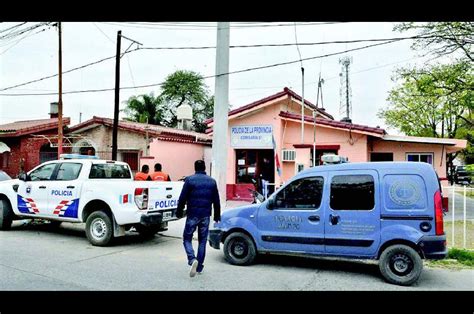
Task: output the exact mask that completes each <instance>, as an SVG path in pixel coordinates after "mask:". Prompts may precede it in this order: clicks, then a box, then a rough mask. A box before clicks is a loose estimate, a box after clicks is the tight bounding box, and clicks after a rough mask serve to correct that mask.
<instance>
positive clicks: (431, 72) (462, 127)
mask: <svg viewBox="0 0 474 314" xmlns="http://www.w3.org/2000/svg"><path fill="white" fill-rule="evenodd" d="M394 80H396V81H401V83H400V84H399V85H398V86H396V87H395V88H394V89H392V90H391V91H390V93H389V97H388V101H389V106H388V108H386V109H383V110H381V111H379V113H378V116H379V117H380V118H383V119H385V122H386V123H387V124H388V125H389V126H391V127H395V128H397V129H399V130H400V131H402V132H404V133H405V134H407V135H412V136H431V137H447V138H464V139H465V138H467V139H468V140H469V138H470V139H471V141H470V142H468V149H466V150H465V151H464V152H463V154H464V156H465V157H466V154H467V155H469V152H470V151H472V149H471V148H472V145H473V142H472V139H473V136H472V135H474V134H472V130H473V126H474V120H473V119H472V118H473V110H474V73H473V67H472V64H471V62H469V61H461V62H458V63H455V64H448V65H436V66H426V67H424V68H421V69H417V68H414V69H399V70H398V71H397V73H396V75H395V77H394ZM469 134H470V137H469V136H468V135H469ZM456 156H457V154H454V155H451V156H450V157H449V159H448V162H451V161H452V160H453V159H454V158H455V157H456ZM468 158H472V157H469V156H468Z"/></svg>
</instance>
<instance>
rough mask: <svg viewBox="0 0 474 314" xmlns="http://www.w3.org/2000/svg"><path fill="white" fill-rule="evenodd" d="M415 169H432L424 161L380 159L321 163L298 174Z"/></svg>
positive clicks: (432, 169)
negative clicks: (377, 160) (330, 163)
mask: <svg viewBox="0 0 474 314" xmlns="http://www.w3.org/2000/svg"><path fill="white" fill-rule="evenodd" d="M367 169H371V170H388V169H397V170H402V169H403V170H416V171H434V168H433V166H432V165H430V164H428V163H425V162H412V161H395V162H393V161H382V162H353V163H343V164H335V165H323V166H316V167H311V168H308V169H306V170H303V171H301V172H300V173H299V174H308V173H313V172H314V173H317V172H325V171H338V170H367Z"/></svg>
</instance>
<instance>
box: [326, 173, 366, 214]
mask: <svg viewBox="0 0 474 314" xmlns="http://www.w3.org/2000/svg"><path fill="white" fill-rule="evenodd" d="M374 191H375V189H374V178H373V177H372V176H371V175H345V176H334V177H333V178H332V181H331V201H330V205H331V208H332V209H335V210H370V209H373V208H374Z"/></svg>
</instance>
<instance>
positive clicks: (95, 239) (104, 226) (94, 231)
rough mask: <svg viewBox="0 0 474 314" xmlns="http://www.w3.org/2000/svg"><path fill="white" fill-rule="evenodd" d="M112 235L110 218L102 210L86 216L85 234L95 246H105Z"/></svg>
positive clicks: (112, 228) (112, 227)
mask: <svg viewBox="0 0 474 314" xmlns="http://www.w3.org/2000/svg"><path fill="white" fill-rule="evenodd" d="M113 235H114V226H113V224H112V219H111V218H110V217H109V215H107V214H106V213H105V212H103V211H95V212H93V213H92V214H90V215H89V217H87V221H86V236H87V239H88V240H89V242H90V243H91V244H92V245H95V246H107V245H108V244H109V243H110V242H111V240H112V239H113Z"/></svg>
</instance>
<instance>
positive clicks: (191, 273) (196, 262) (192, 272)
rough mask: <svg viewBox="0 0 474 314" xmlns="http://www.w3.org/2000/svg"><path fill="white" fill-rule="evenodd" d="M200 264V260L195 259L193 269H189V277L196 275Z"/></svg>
mask: <svg viewBox="0 0 474 314" xmlns="http://www.w3.org/2000/svg"><path fill="white" fill-rule="evenodd" d="M198 264H199V262H198V261H197V260H196V259H195V260H193V262H192V264H191V270H190V271H189V277H194V276H196V270H197V267H198Z"/></svg>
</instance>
